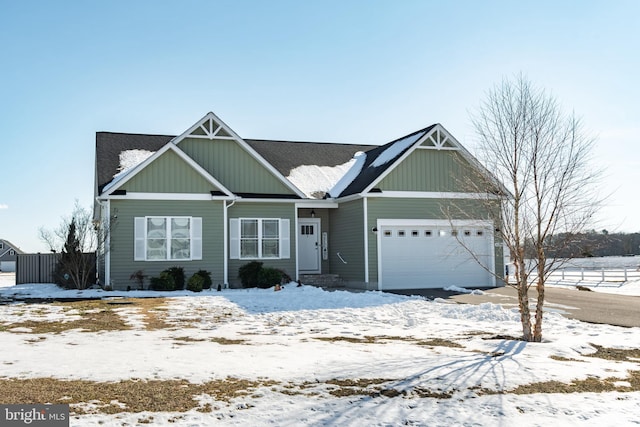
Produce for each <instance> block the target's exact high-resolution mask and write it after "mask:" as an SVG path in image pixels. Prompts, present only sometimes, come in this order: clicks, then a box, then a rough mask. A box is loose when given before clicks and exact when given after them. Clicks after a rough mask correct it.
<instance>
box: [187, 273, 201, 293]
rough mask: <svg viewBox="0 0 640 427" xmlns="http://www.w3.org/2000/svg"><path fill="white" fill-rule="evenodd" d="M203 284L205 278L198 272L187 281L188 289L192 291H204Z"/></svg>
mask: <svg viewBox="0 0 640 427" xmlns="http://www.w3.org/2000/svg"><path fill="white" fill-rule="evenodd" d="M203 285H204V278H203V277H202V276H201V275H199V274H197V273H196V274H194V275H193V276H191V277H190V278H189V281H188V282H187V290H189V291H191V292H202V287H203Z"/></svg>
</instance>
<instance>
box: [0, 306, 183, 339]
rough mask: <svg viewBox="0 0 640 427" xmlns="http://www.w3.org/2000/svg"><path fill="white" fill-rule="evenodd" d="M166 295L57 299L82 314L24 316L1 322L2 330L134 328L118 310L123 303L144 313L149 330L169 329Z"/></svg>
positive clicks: (55, 331) (38, 331)
mask: <svg viewBox="0 0 640 427" xmlns="http://www.w3.org/2000/svg"><path fill="white" fill-rule="evenodd" d="M165 304H166V299H165V298H136V299H122V300H115V301H114V300H88V301H74V302H54V303H52V305H55V306H61V307H63V309H64V313H66V314H70V315H71V314H73V315H76V316H80V319H73V320H69V321H63V320H51V321H47V320H23V321H20V322H13V323H5V324H3V325H0V331H3V332H6V331H8V332H11V331H12V330H13V329H15V328H27V329H28V330H29V332H25V331H26V329H25V330H21V331H16V332H18V333H32V334H59V333H61V332H64V331H69V330H73V329H78V330H81V331H83V332H102V331H124V330H129V329H131V326H129V325H127V323H126V322H125V321H124V319H123V316H122V315H120V314H118V312H117V311H115V310H116V309H118V308H121V307H122V306H123V305H129V306H131V307H133V308H135V309H136V310H138V311H139V312H140V313H141V314H142V315H143V316H144V322H145V328H146V329H147V330H155V329H166V328H170V327H171V325H169V324H168V323H166V322H165V321H164V318H165V313H164V311H163V310H164V309H165V307H164V305H165ZM32 314H39V315H42V316H46V315H47V311H46V310H34V311H33V312H32Z"/></svg>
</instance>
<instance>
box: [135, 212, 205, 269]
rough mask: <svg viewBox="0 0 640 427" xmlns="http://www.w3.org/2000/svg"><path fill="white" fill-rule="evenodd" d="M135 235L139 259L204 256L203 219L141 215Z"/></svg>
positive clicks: (175, 259)
mask: <svg viewBox="0 0 640 427" xmlns="http://www.w3.org/2000/svg"><path fill="white" fill-rule="evenodd" d="M134 234H135V250H134V252H135V253H134V259H135V260H136V261H180V260H184V261H188V260H192V259H202V218H194V217H188V216H179V217H171V216H166V217H165V216H149V217H139V218H136V219H135V232H134Z"/></svg>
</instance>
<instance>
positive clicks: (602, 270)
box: [602, 267, 604, 282]
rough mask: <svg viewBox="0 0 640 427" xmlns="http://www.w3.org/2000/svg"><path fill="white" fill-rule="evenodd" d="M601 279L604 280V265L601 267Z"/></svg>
mask: <svg viewBox="0 0 640 427" xmlns="http://www.w3.org/2000/svg"><path fill="white" fill-rule="evenodd" d="M602 281H603V282H604V267H602Z"/></svg>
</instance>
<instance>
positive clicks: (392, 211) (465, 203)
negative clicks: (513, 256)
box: [367, 197, 504, 282]
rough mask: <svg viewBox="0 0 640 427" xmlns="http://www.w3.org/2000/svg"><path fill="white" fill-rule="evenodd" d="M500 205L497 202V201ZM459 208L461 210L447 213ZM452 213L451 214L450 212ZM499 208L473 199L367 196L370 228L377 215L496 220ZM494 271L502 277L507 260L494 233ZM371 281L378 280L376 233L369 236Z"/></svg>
mask: <svg viewBox="0 0 640 427" xmlns="http://www.w3.org/2000/svg"><path fill="white" fill-rule="evenodd" d="M496 208H497V205H496ZM447 212H458V213H459V214H457V215H456V214H453V213H451V214H447ZM449 215H450V216H449ZM497 215H498V210H497V209H496V210H494V211H493V212H491V210H490V209H488V208H487V206H486V201H484V200H471V199H455V200H454V199H417V198H385V197H371V198H368V199H367V219H368V221H369V226H370V228H371V227H373V226H375V225H376V223H377V220H378V219H441V220H448V219H484V220H491V219H493V220H494V224H496V223H497V221H496V220H495V219H494V218H497ZM495 239H496V241H495V243H497V244H498V246H495V266H496V269H495V273H496V274H497V275H498V277H502V272H503V271H504V260H503V258H502V244H501V243H502V242H501V241H500V240H499V238H498V237H497V236H496V237H495ZM369 281H370V282H377V281H378V246H377V238H376V236H375V235H373V233H371V234H370V236H369Z"/></svg>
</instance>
